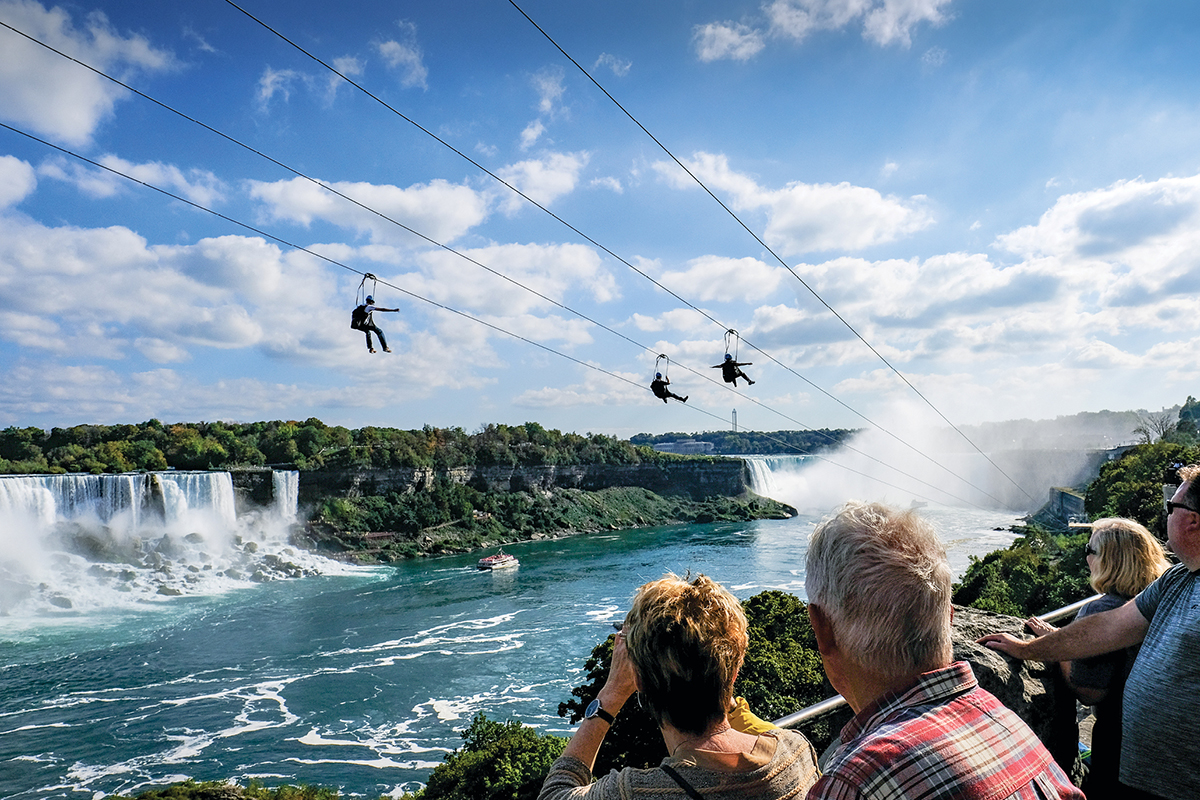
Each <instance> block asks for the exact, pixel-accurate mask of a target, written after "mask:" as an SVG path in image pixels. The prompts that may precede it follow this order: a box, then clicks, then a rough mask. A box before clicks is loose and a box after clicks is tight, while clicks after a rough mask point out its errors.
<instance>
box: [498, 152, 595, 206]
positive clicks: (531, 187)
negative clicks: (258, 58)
mask: <svg viewBox="0 0 1200 800" xmlns="http://www.w3.org/2000/svg"><path fill="white" fill-rule="evenodd" d="M590 158H591V155H590V154H589V153H587V152H586V151H580V152H578V153H550V154H549V155H547V156H544V157H543V158H540V159H531V160H528V161H519V162H517V163H516V164H510V165H509V166H507V167H504V168H503V169H499V170H497V171H496V174H497V175H499V176H500V177H501V178H503V179H504V180H505V181H506V182H508V183H510V184H512V185H513V186H515V187H517V188H518V189H520V190H521V192H523V193H524V194H525V195H527V196H528V197H530V198H531V199H533V200H535V201H536V202H538V203H540V204H541V205H543V206H547V205H549V204H550V203H553V202H554V201H555V200H557V199H558V198H559V197H562V196H563V195H565V194H569V193H570V192H572V191H574V190H575V186H576V184H577V183H578V182H579V173H580V172H582V171H583V168H584V167H586V166H587V163H588V160H589V159H590ZM507 194H508V196H507V197H506V198H505V199H504V200H503V207H504V210H505V212H506V213H510V214H512V213H516V212H517V211H518V210H520V209H521V208H522V207H523V206H524V205H525V202H524V201H523V200H522V199H521V198H520V197H518V196H517V195H515V194H512V193H507Z"/></svg>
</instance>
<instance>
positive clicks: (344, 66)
mask: <svg viewBox="0 0 1200 800" xmlns="http://www.w3.org/2000/svg"><path fill="white" fill-rule="evenodd" d="M332 66H333V68H334V69H335V70H337V71H338V72H340V73H341V74H342V75H345V76H346V77H347V78H354V77H357V76H359V75H362V74H363V71H364V70H365V69H366V65H365V64H363V62H362V61H361V60H360V59H357V58H355V57H354V56H342V57H341V58H335V59H334V60H333V63H332ZM345 85H346V82H345V81H344V80H342V78H341V76H340V75H334V74H333V73H332V72H331V73H329V77H328V78H327V79H326V84H325V102H326V103H332V102H333V100H334V98H335V97H337V93H338V89H340V88H342V87H343V86H345Z"/></svg>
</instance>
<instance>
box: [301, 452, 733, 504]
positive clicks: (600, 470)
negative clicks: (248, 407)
mask: <svg viewBox="0 0 1200 800" xmlns="http://www.w3.org/2000/svg"><path fill="white" fill-rule="evenodd" d="M441 476H444V477H446V478H448V479H450V480H451V481H454V482H456V483H461V484H466V485H469V486H471V487H472V488H475V489H478V490H479V491H481V492H482V491H492V492H516V491H526V492H528V491H538V490H543V491H544V490H550V489H583V490H587V491H597V490H599V489H608V488H612V487H615V486H639V487H642V488H644V489H649V490H650V491H652V492H655V493H656V494H660V495H665V496H670V495H679V496H684V497H688V498H691V499H693V500H703V499H704V498H706V497H712V496H720V497H737V496H739V495H741V494H744V493H745V492H747V491H748V490H749V488H750V479H749V475H748V473H747V471H746V465H745V462H743V461H742V460H741V459H720V460H714V461H708V460H704V461H701V460H696V461H690V460H689V461H670V462H664V463H661V464H591V465H567V466H558V465H544V466H534V467H457V468H454V469H450V470H445V471H443V472H439V471H437V470H434V469H341V470H338V469H330V470H319V471H305V472H301V473H300V502H301V503H305V502H312V501H314V500H318V499H320V498H324V497H330V496H335V497H360V496H367V495H376V494H382V493H385V492H389V491H399V492H405V493H408V492H415V491H422V490H424V489H427V488H429V487H431V486H432V485H433V484H434V482H435V481H436V480H437V479H438V477H441Z"/></svg>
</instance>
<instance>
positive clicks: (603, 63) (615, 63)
mask: <svg viewBox="0 0 1200 800" xmlns="http://www.w3.org/2000/svg"><path fill="white" fill-rule="evenodd" d="M600 67H608V68H609V69H611V70H612V73H613V75H616V76H617V77H618V78H624V77H625V76H626V75H628V74H629V70H630V69H632V68H633V62H632V61H627V60H625V59H623V58H617V57H616V56H614V55H611V54H609V53H601V54H600V57H599V58H597V59H596V63H595V64H593V65H592V70H593V71H594V70H596V69H599V68H600Z"/></svg>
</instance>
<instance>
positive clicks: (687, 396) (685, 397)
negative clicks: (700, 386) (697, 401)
mask: <svg viewBox="0 0 1200 800" xmlns="http://www.w3.org/2000/svg"><path fill="white" fill-rule="evenodd" d="M690 396H691V395H686V394H685V395H684V396H683V402H685V403H686V402H687V399H688V398H689V397H690Z"/></svg>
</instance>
